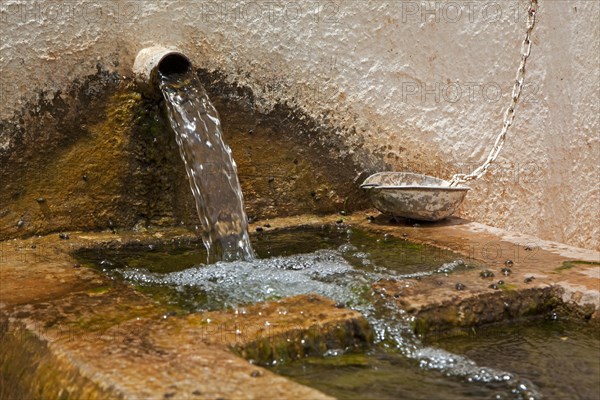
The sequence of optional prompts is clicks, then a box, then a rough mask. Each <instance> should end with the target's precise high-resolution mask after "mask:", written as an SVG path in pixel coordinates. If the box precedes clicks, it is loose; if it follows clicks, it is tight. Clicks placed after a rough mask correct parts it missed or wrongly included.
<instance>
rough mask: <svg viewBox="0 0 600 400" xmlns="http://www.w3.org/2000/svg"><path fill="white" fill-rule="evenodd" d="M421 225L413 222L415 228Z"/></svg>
mask: <svg viewBox="0 0 600 400" xmlns="http://www.w3.org/2000/svg"><path fill="white" fill-rule="evenodd" d="M420 226H421V224H413V228H418V227H420Z"/></svg>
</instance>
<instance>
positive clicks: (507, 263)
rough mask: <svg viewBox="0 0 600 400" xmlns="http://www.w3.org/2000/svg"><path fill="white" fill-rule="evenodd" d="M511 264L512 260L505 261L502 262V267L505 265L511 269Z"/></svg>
mask: <svg viewBox="0 0 600 400" xmlns="http://www.w3.org/2000/svg"><path fill="white" fill-rule="evenodd" d="M513 264H514V263H513V262H512V260H506V261H504V265H506V266H507V267H512V266H513Z"/></svg>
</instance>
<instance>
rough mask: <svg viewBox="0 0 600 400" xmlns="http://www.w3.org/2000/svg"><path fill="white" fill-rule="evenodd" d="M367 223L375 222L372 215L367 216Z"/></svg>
mask: <svg viewBox="0 0 600 400" xmlns="http://www.w3.org/2000/svg"><path fill="white" fill-rule="evenodd" d="M367 221H375V217H374V216H372V215H368V216H367Z"/></svg>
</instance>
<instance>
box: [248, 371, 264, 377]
mask: <svg viewBox="0 0 600 400" xmlns="http://www.w3.org/2000/svg"><path fill="white" fill-rule="evenodd" d="M250 376H251V377H253V378H259V377H261V376H262V372H260V371H259V370H257V369H255V370H254V371H252V372H250Z"/></svg>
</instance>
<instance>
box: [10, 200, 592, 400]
mask: <svg viewBox="0 0 600 400" xmlns="http://www.w3.org/2000/svg"><path fill="white" fill-rule="evenodd" d="M373 214H374V212H369V213H362V212H361V213H354V214H352V215H350V216H344V217H343V218H342V219H343V223H345V224H350V225H352V226H356V227H360V228H361V229H364V230H368V231H370V232H376V233H381V234H389V235H393V236H397V237H399V238H403V239H407V240H410V241H412V242H415V243H425V244H430V245H434V246H437V247H439V248H444V249H448V250H452V251H454V252H456V253H458V254H459V255H460V256H461V257H463V258H464V259H472V260H478V261H482V262H484V263H485V264H486V265H487V269H488V270H489V271H491V272H492V273H493V274H494V275H495V277H494V278H493V280H492V279H491V278H488V277H484V276H482V274H481V272H482V271H481V269H467V270H464V271H459V272H456V273H454V274H448V275H439V274H438V275H430V276H423V277H420V278H418V279H417V278H414V279H406V280H402V281H394V280H388V281H380V282H377V283H376V284H375V285H374V286H373V289H374V290H375V291H376V292H377V293H380V294H381V297H382V299H383V301H386V302H390V303H394V304H396V305H398V306H400V307H401V308H402V309H404V310H406V312H407V313H409V314H410V315H413V316H414V317H415V330H416V331H417V332H418V333H420V334H421V335H423V336H425V337H426V336H427V335H430V334H433V333H435V334H436V335H437V334H449V333H451V332H452V331H453V330H456V329H464V328H466V327H472V326H478V325H481V324H486V323H490V322H497V321H503V320H510V319H514V318H520V317H522V316H527V315H538V314H543V313H546V312H550V311H557V310H558V311H559V312H561V313H564V314H568V315H570V316H572V317H575V318H579V319H582V320H589V321H590V322H589V323H592V324H597V323H598V316H599V312H598V309H599V306H600V293H599V290H598V287H599V283H600V273H599V270H600V267H599V264H598V261H599V255H598V253H597V252H594V251H589V250H583V249H578V248H574V247H571V246H566V245H562V244H559V243H553V242H547V241H542V240H539V239H536V238H533V237H528V236H524V235H514V234H510V233H508V232H505V231H502V230H499V229H495V228H490V227H487V226H485V225H481V224H478V223H472V222H468V221H464V220H460V219H456V218H454V219H450V220H447V221H444V222H439V223H421V224H420V225H415V224H413V223H412V222H410V221H404V220H393V221H392V222H390V221H389V220H388V219H387V218H386V217H383V216H380V217H377V218H375V219H374V220H372V221H371V220H368V219H367V218H366V216H367V215H373ZM339 219H340V217H339V215H331V216H324V217H317V216H298V217H289V218H279V219H272V220H269V225H270V226H271V227H270V228H269V229H271V230H277V229H284V228H289V227H294V226H314V225H322V224H334V223H335V222H336V221H338V220H339ZM263 223H264V221H263V222H262V223H261V225H262V224H263ZM256 227H258V224H255V225H253V226H252V227H251V229H252V230H253V231H254V230H255V229H256ZM63 237H64V235H63ZM193 238H194V235H193V234H192V233H191V232H189V231H186V230H183V229H161V230H157V231H148V232H143V233H140V232H116V233H112V232H102V233H89V232H86V233H79V232H69V239H67V240H64V239H61V238H60V237H59V236H58V234H51V235H47V236H43V237H32V238H29V239H22V240H10V241H5V242H2V243H0V249H1V251H2V252H1V253H0V262H1V264H0V278H1V282H2V285H1V287H0V302H1V308H0V316H1V327H2V328H1V330H0V332H1V334H2V340H1V341H0V354H1V356H0V359H1V360H2V365H1V366H0V373H1V376H2V382H3V387H2V397H3V398H33V397H41V398H91V399H92V398H106V397H111V398H112V397H115V398H211V399H214V398H236V399H237V398H311V399H317V398H328V396H327V395H325V394H322V393H320V392H318V391H317V390H315V389H312V388H308V387H306V386H303V385H300V384H298V383H294V382H292V381H290V380H288V379H286V378H283V377H280V376H278V375H276V374H274V373H272V372H270V371H268V370H266V369H264V368H262V367H259V366H257V365H256V364H260V363H268V362H269V360H274V359H278V360H280V359H284V360H293V359H297V358H301V357H305V356H307V355H314V354H322V353H323V352H325V351H327V350H329V349H338V348H357V349H361V348H362V349H364V348H367V347H368V346H369V345H370V343H371V342H372V341H373V333H372V331H371V328H370V327H369V325H368V323H367V322H366V320H365V319H364V318H363V316H362V315H361V314H360V313H358V312H356V311H353V310H351V309H348V308H340V307H339V305H337V304H335V302H333V301H331V300H329V299H326V298H322V297H319V296H314V295H304V296H297V297H292V298H285V299H281V300H277V301H271V302H265V303H258V304H255V305H252V306H249V307H248V312H247V314H244V315H236V314H235V313H234V312H233V311H232V310H225V311H210V312H203V313H194V314H189V315H173V313H172V312H171V310H170V309H169V308H168V307H167V306H165V305H163V304H159V303H156V302H155V301H153V300H152V299H150V298H149V297H147V296H145V295H144V294H142V293H140V292H137V291H135V290H133V289H132V288H131V287H130V286H127V285H124V284H122V283H119V282H116V281H114V280H111V279H109V278H107V277H106V276H104V275H102V274H99V273H98V272H96V271H94V270H91V269H87V268H82V267H79V265H77V262H76V260H75V259H74V258H73V256H72V252H73V251H74V250H77V249H80V248H86V247H94V246H115V245H119V246H123V245H126V244H127V243H132V242H143V243H157V242H161V241H167V240H173V239H181V240H183V239H193ZM507 260H510V261H512V264H511V265H510V268H511V274H510V275H507V276H504V275H503V272H502V268H506V265H507V264H505V263H506V261H507ZM500 277H501V278H502V280H503V281H504V284H503V285H501V287H499V288H490V285H491V284H492V283H493V282H495V281H496V280H498V279H499V278H500ZM458 284H460V285H461V286H460V289H461V290H457V288H458V287H459V286H457V285H458ZM283 309H284V310H285V311H286V312H285V313H282V312H281V310H283ZM267 322H268V324H267ZM247 360H252V362H253V363H254V364H253V363H250V362H248V361H247Z"/></svg>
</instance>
